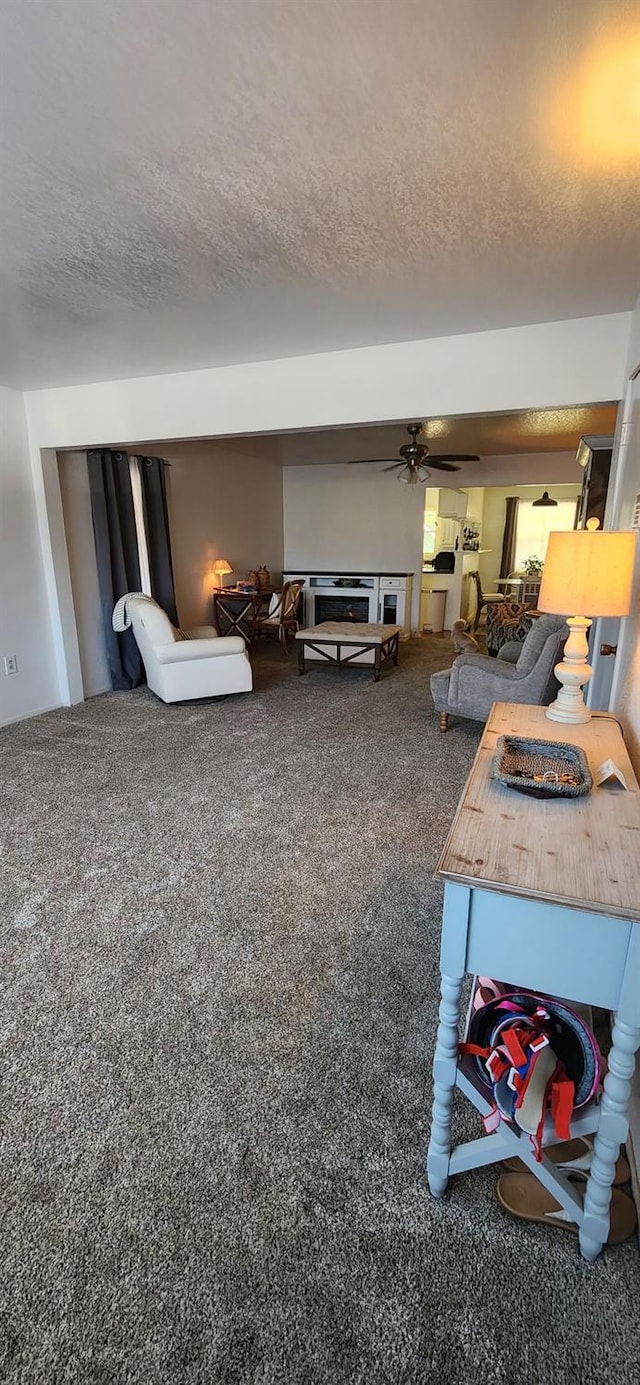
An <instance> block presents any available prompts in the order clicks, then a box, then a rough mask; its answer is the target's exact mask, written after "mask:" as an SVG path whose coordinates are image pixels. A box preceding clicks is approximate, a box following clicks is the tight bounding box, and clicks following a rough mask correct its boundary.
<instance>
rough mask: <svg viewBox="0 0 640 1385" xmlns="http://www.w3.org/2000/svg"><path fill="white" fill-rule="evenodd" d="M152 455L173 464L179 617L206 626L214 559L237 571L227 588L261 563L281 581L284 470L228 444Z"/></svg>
mask: <svg viewBox="0 0 640 1385" xmlns="http://www.w3.org/2000/svg"><path fill="white" fill-rule="evenodd" d="M141 450H142V449H141ZM154 455H156V456H162V457H164V458H165V459H166V460H167V461H169V462H171V469H170V471H169V480H168V491H169V524H170V530H171V551H172V557H173V573H174V579H175V588H176V605H177V608H178V618H179V620H180V624H181V625H183V626H185V627H187V626H191V625H204V624H208V623H210V622H211V619H212V612H211V591H212V586H213V585H214V583H213V582H212V577H211V567H212V564H213V561H214V559H215V558H226V559H227V560H228V562H229V563H230V564H231V566H232V568H233V574H234V576H233V577H231V576H229V577H227V578H225V584H226V585H231V583H232V582H233V580H234V578H238V577H240V578H243V577H246V575H247V572H248V571H249V569H250V568H252V567H253V568H255V567H257V566H259V565H261V564H265V565H266V567H268V568H269V570H270V572H271V575H272V577H274V578H275V579H276V580H279V578H280V577H281V575H282V567H283V529H282V468H281V466H280V464H279V463H277V462H275V461H270V460H268V459H266V458H262V457H261V458H257V457H252V456H251V453H250V445H249V446H248V447H247V450H246V453H245V454H244V455H242V454H241V453H239V452H238V450H237V448H234V450H233V452H231V451H230V450H229V448H228V446H226V445H225V443H224V442H222V443H220V442H193V443H163V444H162V446H161V448H160V449H158V447H157V446H156V447H155V449H154ZM215 585H217V579H216V582H215Z"/></svg>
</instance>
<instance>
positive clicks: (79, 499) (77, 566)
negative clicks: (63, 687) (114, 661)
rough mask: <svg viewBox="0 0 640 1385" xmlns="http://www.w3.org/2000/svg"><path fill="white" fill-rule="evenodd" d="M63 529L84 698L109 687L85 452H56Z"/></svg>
mask: <svg viewBox="0 0 640 1385" xmlns="http://www.w3.org/2000/svg"><path fill="white" fill-rule="evenodd" d="M58 469H59V474H60V490H61V494H62V510H63V515H64V529H65V536H66V540H67V553H68V556H69V572H70V576H71V590H72V593H73V605H74V610H75V616H76V630H77V635H78V650H79V654H80V668H81V672H82V691H83V694H84V696H85V697H94V696H95V695H96V693H102V692H107V691H108V689H109V688H110V687H111V679H110V677H109V665H108V663H107V654H106V647H105V640H104V632H103V628H102V611H101V608H100V588H99V586H98V565H97V562H96V550H95V545H94V541H93V521H92V518H91V495H90V491H89V472H88V469H87V454H86V452H60V453H58Z"/></svg>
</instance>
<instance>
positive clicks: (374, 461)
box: [347, 457, 393, 466]
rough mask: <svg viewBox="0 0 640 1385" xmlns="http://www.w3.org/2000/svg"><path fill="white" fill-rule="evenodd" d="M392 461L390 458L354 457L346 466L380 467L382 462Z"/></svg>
mask: <svg viewBox="0 0 640 1385" xmlns="http://www.w3.org/2000/svg"><path fill="white" fill-rule="evenodd" d="M391 461H393V458H392V457H356V458H355V459H354V460H353V461H351V462H347V466H382V464H383V462H391Z"/></svg>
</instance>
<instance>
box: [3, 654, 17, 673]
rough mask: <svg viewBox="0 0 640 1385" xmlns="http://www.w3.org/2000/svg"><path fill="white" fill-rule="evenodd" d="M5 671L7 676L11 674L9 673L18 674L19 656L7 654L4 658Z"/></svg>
mask: <svg viewBox="0 0 640 1385" xmlns="http://www.w3.org/2000/svg"><path fill="white" fill-rule="evenodd" d="M4 671H5V673H7V674H9V673H17V672H18V656H17V654H5V656H4Z"/></svg>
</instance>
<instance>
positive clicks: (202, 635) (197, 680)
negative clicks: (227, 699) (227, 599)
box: [112, 592, 253, 702]
mask: <svg viewBox="0 0 640 1385" xmlns="http://www.w3.org/2000/svg"><path fill="white" fill-rule="evenodd" d="M112 623H113V628H114V630H126V629H128V628H129V626H131V627H132V629H133V633H134V635H135V639H136V644H137V646H138V649H139V650H140V653H141V655H142V662H143V664H144V667H145V673H146V675H147V683H148V685H149V687H150V688H151V690H152V692H154V693H156V695H157V697H160V698H161V699H162V701H163V702H188V701H190V700H191V699H192V698H195V697H222V696H224V695H225V694H226V693H237V692H251V689H252V687H253V679H252V675H251V664H250V663H249V659H248V656H247V651H246V646H245V642H244V640H243V639H241V638H240V637H239V636H238V635H228V636H219V635H218V633H217V631H216V630H214V628H213V626H212V625H199V626H198V627H197V629H195V630H188V631H186V632H184V633H183V632H182V631H181V630H176V628H175V626H174V625H172V624H171V621H170V620H169V617H168V616H167V615H166V614H165V612H164V611H163V610H162V607H161V606H158V603H157V602H156V601H153V599H152V598H151V597H150V596H144V595H143V594H142V593H141V592H130V593H129V594H128V595H127V596H123V597H122V598H121V600H120V601H118V603H117V605H116V606H115V608H114V612H113V617H112ZM185 635H186V638H185Z"/></svg>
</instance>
